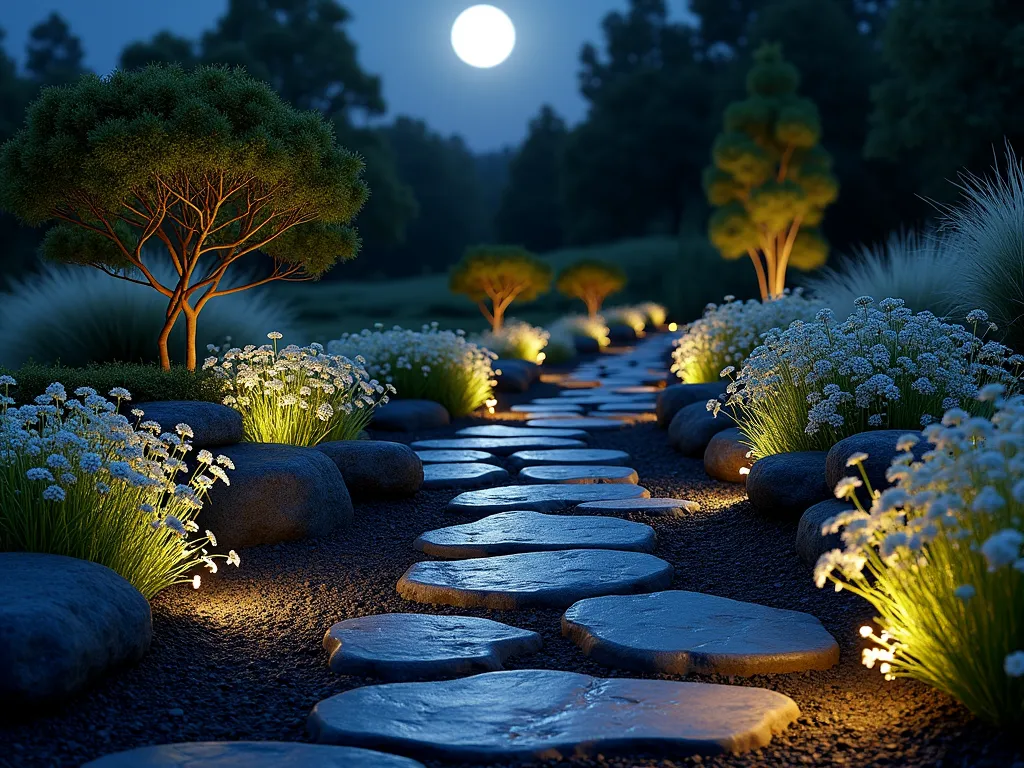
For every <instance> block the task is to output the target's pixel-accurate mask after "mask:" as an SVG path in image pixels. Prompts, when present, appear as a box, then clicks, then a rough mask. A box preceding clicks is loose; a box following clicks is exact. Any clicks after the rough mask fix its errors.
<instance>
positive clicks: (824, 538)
mask: <svg viewBox="0 0 1024 768" xmlns="http://www.w3.org/2000/svg"><path fill="white" fill-rule="evenodd" d="M853 509H854V506H853V504H851V503H850V502H848V501H844V500H840V499H826V500H825V501H819V502H818V503H817V504H815V505H814V506H813V507H808V509H807V510H806V511H805V512H804V513H803V514H802V515H800V523H799V524H798V525H797V527H796V553H797V554H798V555H800V559H801V560H803V561H804V563H806V564H807V565H808V566H809V567H811V568H813V567H814V566H815V565H816V564H817V562H818V558H819V557H821V556H822V555H823V554H825V553H826V552H831V551H832V550H833V549H842V548H843V540H842V538H841V532H837V533H829V534H827V535H822V533H821V527H822V526H823V525H824V524H825V521H827V520H829V519H830V518H833V517H835V516H836V515H839V514H842V513H843V512H850V511H852V510H853Z"/></svg>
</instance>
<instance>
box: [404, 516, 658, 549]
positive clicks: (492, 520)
mask: <svg viewBox="0 0 1024 768" xmlns="http://www.w3.org/2000/svg"><path fill="white" fill-rule="evenodd" d="M656 541H657V537H656V536H655V533H654V529H653V528H651V527H650V526H649V525H644V524H643V523H634V522H630V521H629V520H620V519H619V518H617V517H597V516H582V515H544V514H541V513H540V512H499V513H498V514H496V515H491V516H490V517H485V518H483V519H482V520H477V521H476V522H475V523H466V524H465V525H452V526H449V527H448V528H439V529H437V530H435V531H427V532H426V533H424V534H423V535H422V536H420V537H419V538H418V539H416V541H415V542H413V546H414V547H415V548H416V549H418V550H420V551H421V552H425V553H426V554H428V555H433V556H434V557H444V558H448V559H451V560H462V559H467V558H472V557H491V556H493V555H514V554H518V553H520V552H550V551H554V550H562V549H621V550H624V551H629V552H653V551H654V545H655V542H656Z"/></svg>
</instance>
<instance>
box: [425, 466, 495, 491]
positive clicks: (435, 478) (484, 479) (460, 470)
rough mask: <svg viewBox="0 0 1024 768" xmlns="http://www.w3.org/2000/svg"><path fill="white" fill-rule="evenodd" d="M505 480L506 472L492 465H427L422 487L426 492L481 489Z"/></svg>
mask: <svg viewBox="0 0 1024 768" xmlns="http://www.w3.org/2000/svg"><path fill="white" fill-rule="evenodd" d="M507 480H508V470H506V469H503V468H502V467H496V466H494V465H493V464H477V463H475V462H474V463H469V464H466V463H456V464H427V465H426V466H425V467H423V487H424V488H426V489H428V490H437V489H438V488H483V487H485V486H488V485H494V484H495V483H503V482H506V481H507Z"/></svg>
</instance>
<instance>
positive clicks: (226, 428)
mask: <svg viewBox="0 0 1024 768" xmlns="http://www.w3.org/2000/svg"><path fill="white" fill-rule="evenodd" d="M135 407H136V408H139V409H141V410H142V411H143V413H145V416H143V417H142V420H143V421H155V422H157V423H158V424H159V425H160V427H161V429H163V431H164V432H174V428H175V426H177V425H178V424H188V425H189V426H190V427H191V428H192V439H191V442H192V448H193V450H194V451H198V450H200V449H201V448H217V447H219V446H222V445H233V444H234V443H240V442H242V440H244V439H245V437H244V434H243V430H242V414H241V413H240V412H239V411H236V410H235V409H234V408H229V407H228V406H226V405H220V404H219V403H205V402H202V401H199V400H154V401H152V402H149V403H139V404H138V405H136V406H135ZM133 418H134V417H133Z"/></svg>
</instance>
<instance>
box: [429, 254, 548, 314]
mask: <svg viewBox="0 0 1024 768" xmlns="http://www.w3.org/2000/svg"><path fill="white" fill-rule="evenodd" d="M550 285H551V267H550V266H548V265H547V264H546V263H545V262H543V261H541V260H540V259H538V258H537V257H536V256H534V255H533V254H532V253H530V252H529V251H527V250H526V249H525V248H519V247H517V246H511V245H478V246H476V247H475V248H470V249H468V250H467V251H466V255H465V256H464V257H463V258H462V261H460V262H459V263H458V264H456V265H455V268H454V269H453V270H452V273H451V277H450V279H449V282H448V287H449V288H450V289H451V291H452V293H461V294H464V295H466V296H468V297H469V298H470V299H472V300H473V301H475V302H477V305H478V306H479V307H480V313H481V314H482V315H483V316H484V318H485V319H486V320H487V322H488V323H490V324H491V331H493V332H497V331H500V330H501V326H502V323H503V322H504V319H505V312H506V311H507V310H508V308H509V306H510V305H511V304H512V302H513V301H516V300H517V299H518V300H519V301H533V300H534V299H536V298H537V297H538V296H540V295H541V294H542V293H546V292H547V290H548V288H549V287H550ZM488 301H490V302H491V306H490V308H488V306H487V302H488Z"/></svg>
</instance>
